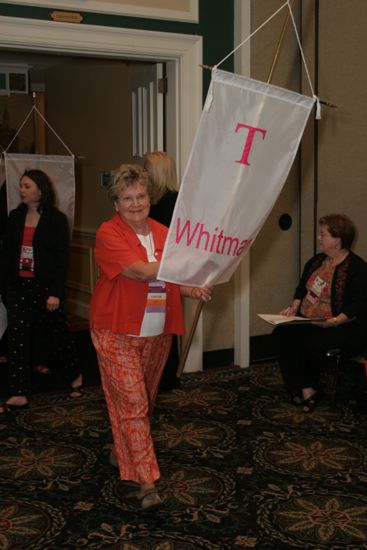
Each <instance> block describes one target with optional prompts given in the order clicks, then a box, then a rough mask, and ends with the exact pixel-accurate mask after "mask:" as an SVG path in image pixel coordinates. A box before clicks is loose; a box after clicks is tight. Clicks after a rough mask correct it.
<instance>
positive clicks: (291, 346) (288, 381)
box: [273, 321, 367, 396]
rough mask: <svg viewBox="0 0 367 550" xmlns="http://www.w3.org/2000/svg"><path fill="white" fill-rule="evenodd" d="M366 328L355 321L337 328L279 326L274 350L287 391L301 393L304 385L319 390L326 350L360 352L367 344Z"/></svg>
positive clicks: (295, 393)
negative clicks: (335, 349)
mask: <svg viewBox="0 0 367 550" xmlns="http://www.w3.org/2000/svg"><path fill="white" fill-rule="evenodd" d="M366 335H367V327H366V326H364V325H358V324H357V323H355V322H354V321H352V322H350V323H345V324H343V325H339V326H338V327H335V328H325V329H324V328H320V327H318V326H315V325H306V324H299V325H278V326H277V327H276V328H275V329H274V331H273V338H274V341H275V349H276V353H277V358H278V362H279V366H280V371H281V374H282V377H283V381H284V385H285V388H286V390H287V392H288V393H289V394H290V395H292V396H295V395H298V394H299V393H300V391H301V389H302V388H314V389H317V388H318V385H319V376H320V370H321V367H322V363H323V361H324V360H325V353H326V351H327V350H329V349H333V348H339V349H341V350H342V351H344V352H347V353H350V354H358V353H361V352H362V351H364V349H365V347H366Z"/></svg>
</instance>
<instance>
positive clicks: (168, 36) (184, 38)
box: [0, 16, 202, 166]
mask: <svg viewBox="0 0 367 550" xmlns="http://www.w3.org/2000/svg"><path fill="white" fill-rule="evenodd" d="M0 47H5V48H12V49H15V50H32V51H37V52H42V53H48V54H50V53H56V52H57V53H65V54H77V55H86V56H88V57H90V56H92V57H108V58H123V59H127V58H130V59H144V60H152V61H168V62H170V61H174V62H175V65H177V68H178V70H177V71H176V72H175V78H176V82H175V83H174V86H173V87H174V89H175V93H176V96H175V101H174V109H175V112H174V113H172V116H170V114H168V116H169V117H170V122H171V120H172V123H173V124H174V123H175V121H176V119H177V126H176V129H175V133H176V136H175V137H176V155H174V156H175V158H176V159H177V162H178V165H179V166H185V164H186V161H187V159H188V156H189V153H190V150H191V146H192V142H193V138H194V136H195V132H196V128H197V125H198V121H199V118H200V114H201V109H202V68H201V67H200V64H201V63H202V37H200V36H193V35H188V34H174V33H163V32H154V31H145V30H141V29H125V28H116V27H102V26H99V25H75V24H72V23H55V22H53V21H42V20H37V19H26V18H18V17H5V16H0ZM172 74H173V72H172Z"/></svg>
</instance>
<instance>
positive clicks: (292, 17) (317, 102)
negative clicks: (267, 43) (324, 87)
mask: <svg viewBox="0 0 367 550" xmlns="http://www.w3.org/2000/svg"><path fill="white" fill-rule="evenodd" d="M289 2H290V0H286V2H284V4H282V5H281V6H280V8H278V9H277V10H276V11H275V12H274V13H273V14H272V15H271V16H270V17H268V19H266V21H264V22H263V23H262V24H261V25H260V26H259V27H257V29H255V30H254V31H253V32H252V33H251V34H250V35H249V36H248V37H247V38H245V40H243V41H242V42H241V43H240V44H238V45H237V46H236V47H235V48H234V50H232V51H231V52H230V53H229V54H227V55H226V56H225V57H223V59H222V60H221V61H219V63H217V64H216V65H214V67H213V69H212V70H213V71H215V70H216V69H217V68H218V67H219V65H221V64H222V63H224V61H226V60H227V59H228V58H229V57H231V55H233V54H234V53H235V52H236V51H237V50H238V49H239V48H241V47H242V46H243V45H244V44H246V42H248V41H249V40H250V39H251V38H252V37H253V36H254V35H255V34H256V33H257V32H258V31H260V30H261V29H262V28H263V27H265V25H267V24H268V23H269V21H271V20H272V19H273V18H274V17H275V16H276V15H278V13H279V12H280V11H281V10H282V9H284V8H285V7H286V6H288V10H289V13H290V17H291V19H292V23H293V28H294V32H295V34H296V39H297V43H298V47H299V50H300V53H301V57H302V62H303V65H304V68H305V71H306V76H307V80H308V83H309V86H310V89H311V93H312V97H313V99H314V100H315V102H316V116H315V118H316V119H317V120H319V119H320V118H321V105H320V100H319V98H318V96H317V95H316V94H315V92H314V89H313V85H312V81H311V77H310V73H309V71H308V67H307V63H306V59H305V56H304V53H303V49H302V45H301V40H300V38H299V34H298V31H297V25H296V22H295V20H294V16H293V12H292V8H291V6H290V3H289Z"/></svg>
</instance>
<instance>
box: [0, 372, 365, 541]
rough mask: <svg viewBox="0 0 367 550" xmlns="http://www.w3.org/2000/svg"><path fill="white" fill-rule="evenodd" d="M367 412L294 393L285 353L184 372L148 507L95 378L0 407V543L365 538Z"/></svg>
mask: <svg viewBox="0 0 367 550" xmlns="http://www.w3.org/2000/svg"><path fill="white" fill-rule="evenodd" d="M365 426H366V416H365V415H364V414H363V413H359V412H358V411H356V409H355V406H354V403H353V401H352V400H348V401H338V402H337V403H336V404H335V403H332V402H331V401H324V402H322V403H320V406H319V407H318V408H317V409H316V410H315V412H314V413H313V414H309V415H307V414H303V413H302V410H301V409H300V408H297V407H295V406H293V405H291V404H289V403H288V402H287V399H286V396H285V394H284V392H283V388H282V385H281V382H280V377H279V372H278V368H277V365H276V364H275V363H272V362H267V363H261V364H256V365H253V366H251V367H250V368H248V369H245V370H241V369H239V368H237V367H226V368H223V369H212V370H208V371H205V372H204V373H198V374H190V375H185V376H184V377H183V380H182V384H181V386H180V387H179V388H177V389H175V390H172V391H170V392H167V393H163V394H160V395H159V397H158V402H157V406H156V410H155V416H154V423H153V434H154V441H155V445H156V450H157V454H158V458H159V463H160V466H161V470H162V479H161V480H160V482H159V491H160V494H161V496H162V499H163V501H164V505H163V507H162V508H161V509H159V510H158V511H156V512H154V513H153V512H150V513H142V512H141V511H140V510H139V503H138V501H137V500H136V497H135V496H134V490H135V487H134V484H132V483H127V482H122V481H120V480H119V477H118V474H117V470H116V468H114V467H113V466H111V465H110V464H109V461H108V457H109V453H110V450H111V447H112V439H111V431H110V427H109V421H108V417H107V412H106V407H105V402H104V398H103V394H102V391H101V389H100V388H99V387H88V388H87V389H86V394H85V395H83V396H82V397H81V398H80V399H71V398H70V397H69V396H68V393H66V392H64V393H62V392H61V393H47V394H38V395H36V396H34V398H33V399H32V402H31V407H30V408H29V409H28V410H26V411H24V412H22V413H19V414H14V415H11V416H2V417H0V550H15V549H27V550H60V549H68V550H74V549H86V550H87V549H90V550H92V549H93V550H237V549H238V550H240V549H241V548H255V549H261V550H279V549H282V550H283V549H288V548H303V549H304V548H307V549H317V550H323V549H333V550H339V549H340V550H341V549H346V548H347V549H350V550H354V549H360V548H367V464H366V462H367V441H366V436H365V433H366V430H365Z"/></svg>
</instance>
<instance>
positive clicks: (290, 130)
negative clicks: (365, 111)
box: [158, 69, 314, 286]
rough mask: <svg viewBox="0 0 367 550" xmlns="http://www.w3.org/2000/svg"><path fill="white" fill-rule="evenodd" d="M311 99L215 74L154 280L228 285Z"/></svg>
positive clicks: (267, 206)
mask: <svg viewBox="0 0 367 550" xmlns="http://www.w3.org/2000/svg"><path fill="white" fill-rule="evenodd" d="M313 105H314V99H312V98H310V97H306V96H303V95H300V94H297V93H295V92H291V91H288V90H284V89H282V88H278V87H276V86H272V85H270V84H264V83H262V82H257V81H255V80H252V79H249V78H246V77H244V76H240V75H236V74H232V73H227V72H225V71H221V70H218V69H217V70H214V71H213V73H212V81H211V84H210V88H209V92H208V95H207V98H206V102H205V105H204V109H203V113H202V115H201V120H200V124H199V128H198V131H197V134H196V137H195V140H194V144H193V148H192V150H191V153H190V157H189V160H188V164H187V167H186V170H185V174H184V176H183V180H182V185H181V188H180V192H179V195H178V199H177V202H176V207H175V211H174V214H173V218H172V222H171V225H170V229H169V233H168V237H167V240H166V245H165V248H164V252H163V258H162V262H161V266H160V270H159V273H158V278H159V279H162V280H164V281H170V282H174V283H178V284H189V285H198V286H203V285H205V284H217V283H224V282H226V281H228V280H229V279H230V277H231V276H232V274H233V273H234V271H235V269H236V267H237V266H238V264H239V262H240V261H241V259H242V257H243V256H244V254H245V253H246V252H247V251H248V250H249V248H250V246H251V244H252V243H253V241H254V239H255V237H256V235H257V233H258V232H259V230H260V229H261V227H262V225H263V223H264V221H265V219H266V217H267V216H268V214H269V212H270V210H271V208H272V207H273V205H274V202H275V201H276V199H277V197H278V195H279V193H280V191H281V189H282V187H283V184H284V182H285V180H286V178H287V175H288V173H289V170H290V168H291V165H292V163H293V160H294V157H295V155H296V153H297V149H298V145H299V142H300V140H301V137H302V134H303V130H304V127H305V125H306V122H307V119H308V116H309V113H310V111H311V109H312V107H313Z"/></svg>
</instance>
